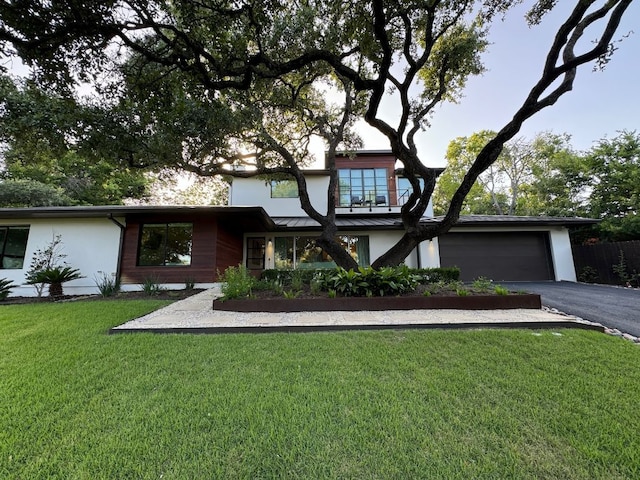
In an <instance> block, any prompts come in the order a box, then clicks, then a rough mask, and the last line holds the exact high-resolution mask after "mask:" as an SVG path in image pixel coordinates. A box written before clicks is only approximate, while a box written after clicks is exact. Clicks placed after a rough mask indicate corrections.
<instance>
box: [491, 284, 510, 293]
mask: <svg viewBox="0 0 640 480" xmlns="http://www.w3.org/2000/svg"><path fill="white" fill-rule="evenodd" d="M493 291H494V292H496V294H497V295H509V289H508V288H505V287H503V286H502V285H496V286H495V287H494V289H493Z"/></svg>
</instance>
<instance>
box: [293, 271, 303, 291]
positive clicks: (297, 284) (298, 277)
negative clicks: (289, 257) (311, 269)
mask: <svg viewBox="0 0 640 480" xmlns="http://www.w3.org/2000/svg"><path fill="white" fill-rule="evenodd" d="M304 284H305V281H304V278H303V274H302V270H294V271H293V273H292V275H291V288H293V289H294V290H302V288H303V287H304Z"/></svg>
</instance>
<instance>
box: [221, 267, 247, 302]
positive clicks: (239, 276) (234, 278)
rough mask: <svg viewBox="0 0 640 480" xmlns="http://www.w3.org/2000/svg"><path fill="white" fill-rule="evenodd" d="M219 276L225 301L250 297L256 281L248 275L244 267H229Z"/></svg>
mask: <svg viewBox="0 0 640 480" xmlns="http://www.w3.org/2000/svg"><path fill="white" fill-rule="evenodd" d="M219 276H220V278H221V279H222V282H223V283H222V287H221V290H222V295H224V298H225V299H226V300H230V299H232V298H246V297H250V296H251V289H252V288H253V286H254V284H255V283H256V279H255V278H254V277H252V276H251V275H250V274H249V272H248V270H247V269H246V267H244V266H242V265H238V266H237V267H229V268H227V269H226V270H225V271H224V273H223V274H222V275H219Z"/></svg>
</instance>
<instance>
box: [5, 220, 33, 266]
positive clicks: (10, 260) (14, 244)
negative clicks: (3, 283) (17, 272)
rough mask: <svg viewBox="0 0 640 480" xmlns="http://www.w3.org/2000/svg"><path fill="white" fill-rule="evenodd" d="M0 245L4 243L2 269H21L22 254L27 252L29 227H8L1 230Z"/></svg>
mask: <svg viewBox="0 0 640 480" xmlns="http://www.w3.org/2000/svg"><path fill="white" fill-rule="evenodd" d="M1 230H2V233H1V236H2V239H1V240H2V243H0V245H2V244H3V243H4V255H3V257H2V268H7V269H9V268H22V267H23V265H24V253H25V251H26V250H27V240H28V238H29V227H9V228H7V229H1ZM5 238H6V243H5V242H4V240H5Z"/></svg>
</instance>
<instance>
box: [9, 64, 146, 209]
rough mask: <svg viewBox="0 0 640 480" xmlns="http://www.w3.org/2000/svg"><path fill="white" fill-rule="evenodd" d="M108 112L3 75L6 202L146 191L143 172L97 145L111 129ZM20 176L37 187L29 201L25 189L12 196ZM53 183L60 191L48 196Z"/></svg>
mask: <svg viewBox="0 0 640 480" xmlns="http://www.w3.org/2000/svg"><path fill="white" fill-rule="evenodd" d="M109 115H110V113H109V112H108V111H105V110H104V109H102V108H101V107H100V106H97V105H86V104H81V103H79V102H77V101H76V100H75V99H73V98H70V97H64V96H60V95H56V94H54V93H53V92H47V91H44V90H42V89H40V88H38V87H37V86H36V85H34V84H33V83H31V82H26V83H23V84H22V85H19V84H16V83H14V81H13V80H12V79H11V78H9V77H7V76H0V142H1V143H3V144H4V148H3V150H2V152H1V156H2V160H3V163H4V165H3V167H4V168H3V171H2V173H1V175H2V178H4V179H5V181H4V182H3V186H2V188H3V191H4V195H3V199H4V200H3V202H2V203H1V204H2V205H3V206H20V204H23V205H24V206H38V205H41V206H44V205H74V204H91V205H105V204H120V203H122V201H123V199H126V198H141V197H143V196H144V195H146V187H147V184H148V181H147V180H146V178H145V176H144V172H142V171H140V170H137V169H133V168H130V167H128V166H127V165H125V164H123V162H121V161H119V160H118V159H117V158H114V157H113V156H110V154H109V152H108V151H107V149H96V148H95V146H96V141H98V142H99V143H102V140H100V138H101V137H102V136H103V133H102V132H104V131H108V130H107V128H106V127H105V123H106V124H108V123H109ZM20 181H25V182H26V183H25V184H24V185H30V187H29V190H31V191H32V193H33V195H32V196H31V197H28V198H27V201H26V202H24V201H23V200H24V195H18V196H13V197H11V196H10V194H13V193H14V192H15V193H17V190H16V189H15V188H14V187H15V186H16V185H20ZM16 182H17V183H16ZM36 184H39V186H36ZM43 186H48V187H49V188H48V189H47V188H44V187H43ZM25 188H26V187H25ZM52 189H53V190H56V191H59V192H58V193H59V194H57V195H52V196H51V198H47V195H45V194H44V192H46V191H47V190H52ZM37 192H41V193H42V195H40V194H36V193H37ZM34 202H35V203H34ZM51 202H54V203H51Z"/></svg>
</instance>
